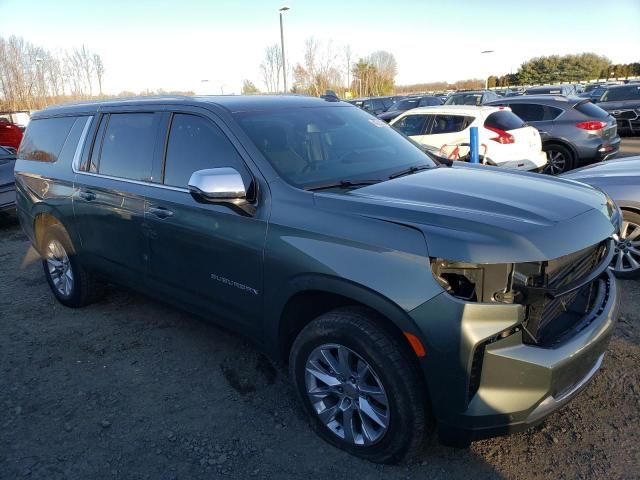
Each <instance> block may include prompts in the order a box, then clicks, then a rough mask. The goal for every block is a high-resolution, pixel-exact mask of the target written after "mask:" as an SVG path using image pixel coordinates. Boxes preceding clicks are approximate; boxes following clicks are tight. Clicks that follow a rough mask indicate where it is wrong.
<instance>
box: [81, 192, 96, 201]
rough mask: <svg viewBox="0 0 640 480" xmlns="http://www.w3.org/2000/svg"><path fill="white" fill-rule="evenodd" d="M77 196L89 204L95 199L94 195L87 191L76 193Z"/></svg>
mask: <svg viewBox="0 0 640 480" xmlns="http://www.w3.org/2000/svg"><path fill="white" fill-rule="evenodd" d="M78 196H79V197H80V198H82V199H83V200H86V201H87V202H90V201H92V200H95V199H96V194H95V193H93V192H89V191H80V192H78Z"/></svg>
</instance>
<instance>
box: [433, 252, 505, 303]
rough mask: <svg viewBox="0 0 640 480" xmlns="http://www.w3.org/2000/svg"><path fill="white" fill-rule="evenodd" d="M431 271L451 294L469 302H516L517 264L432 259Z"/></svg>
mask: <svg viewBox="0 0 640 480" xmlns="http://www.w3.org/2000/svg"><path fill="white" fill-rule="evenodd" d="M431 270H432V271H433V275H434V276H435V278H436V280H437V281H438V283H439V284H440V285H441V286H442V288H444V289H445V290H446V291H447V292H448V293H449V294H450V295H453V296H454V297H457V298H460V299H462V300H465V301H468V302H495V303H513V302H514V296H515V294H514V292H513V289H512V287H513V283H514V274H516V272H515V265H514V264H512V263H495V264H484V263H469V262H457V261H452V260H445V259H442V258H434V259H431Z"/></svg>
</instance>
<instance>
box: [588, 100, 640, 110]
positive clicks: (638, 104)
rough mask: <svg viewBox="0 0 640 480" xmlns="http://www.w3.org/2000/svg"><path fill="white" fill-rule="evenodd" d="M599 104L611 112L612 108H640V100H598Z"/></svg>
mask: <svg viewBox="0 0 640 480" xmlns="http://www.w3.org/2000/svg"><path fill="white" fill-rule="evenodd" d="M596 105H597V106H599V107H600V108H602V109H604V110H606V111H607V112H611V111H612V110H628V109H630V108H640V100H619V101H617V102H598V103H596Z"/></svg>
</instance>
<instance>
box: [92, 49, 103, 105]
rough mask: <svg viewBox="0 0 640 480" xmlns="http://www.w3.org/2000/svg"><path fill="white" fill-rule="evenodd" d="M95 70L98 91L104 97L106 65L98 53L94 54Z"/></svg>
mask: <svg viewBox="0 0 640 480" xmlns="http://www.w3.org/2000/svg"><path fill="white" fill-rule="evenodd" d="M93 70H94V71H95V72H96V80H98V91H99V93H100V95H102V79H103V78H104V64H103V63H102V58H101V57H100V55H98V54H97V53H94V54H93Z"/></svg>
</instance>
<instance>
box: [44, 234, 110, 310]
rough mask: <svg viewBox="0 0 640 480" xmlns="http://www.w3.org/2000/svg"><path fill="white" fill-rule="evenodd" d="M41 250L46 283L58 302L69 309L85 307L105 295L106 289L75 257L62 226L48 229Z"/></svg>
mask: <svg viewBox="0 0 640 480" xmlns="http://www.w3.org/2000/svg"><path fill="white" fill-rule="evenodd" d="M46 228H47V230H46V231H45V232H44V235H43V237H42V244H41V247H40V250H41V255H42V266H43V268H44V274H45V276H46V278H47V283H48V284H49V287H50V288H51V291H52V292H53V294H54V295H55V297H56V299H57V300H58V301H59V302H60V303H62V304H63V305H66V306H67V307H72V308H78V307H83V306H85V305H87V304H89V303H91V302H93V301H95V300H96V299H97V298H99V297H100V296H101V295H102V292H103V286H102V284H101V283H100V282H99V281H98V280H97V279H96V278H95V276H94V275H93V274H92V273H90V272H88V271H87V270H86V269H85V268H84V267H82V265H81V264H80V262H79V261H78V257H77V256H76V254H75V249H74V248H73V244H72V243H71V239H70V238H69V235H68V234H67V232H66V230H65V229H64V228H63V227H62V225H58V224H56V225H50V226H48V227H46Z"/></svg>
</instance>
